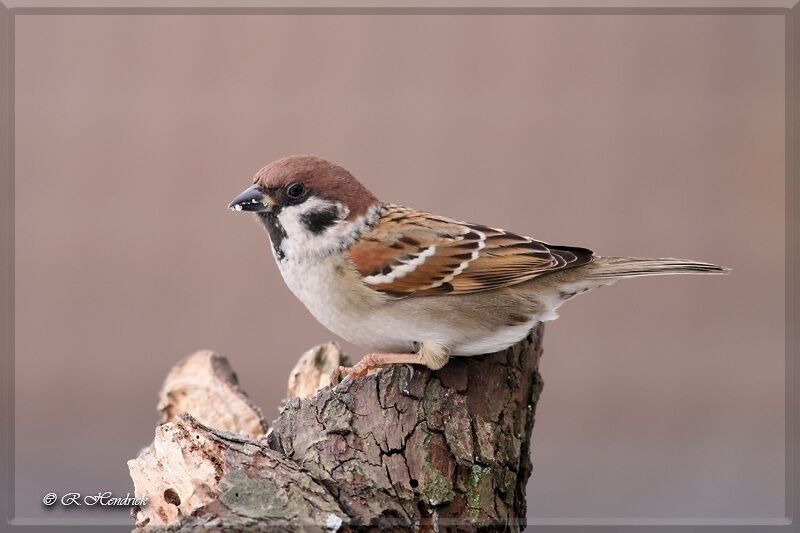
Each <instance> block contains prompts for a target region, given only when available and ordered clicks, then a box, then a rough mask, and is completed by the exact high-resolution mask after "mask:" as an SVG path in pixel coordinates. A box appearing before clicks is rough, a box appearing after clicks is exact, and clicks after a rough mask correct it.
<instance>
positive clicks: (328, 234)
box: [278, 198, 354, 259]
mask: <svg viewBox="0 0 800 533" xmlns="http://www.w3.org/2000/svg"><path fill="white" fill-rule="evenodd" d="M330 207H335V208H336V209H337V210H338V211H339V221H338V222H336V223H335V224H333V225H332V226H330V227H328V228H325V229H324V230H323V231H321V232H320V233H314V232H312V231H309V229H308V228H307V227H306V225H305V224H303V221H302V216H303V214H305V213H309V212H312V211H321V210H323V209H326V208H330ZM348 213H349V210H348V209H347V207H345V206H343V205H342V204H340V203H338V202H332V201H330V200H322V199H319V198H309V199H308V200H306V201H305V202H303V203H302V204H299V205H292V206H289V207H284V208H283V209H282V210H281V212H280V213H279V214H278V221H279V222H280V223H281V225H282V226H283V229H284V231H286V238H285V239H284V240H283V242H282V243H281V250H282V251H283V253H284V254H285V255H286V257H287V258H290V259H291V258H300V257H308V256H312V255H320V254H325V253H330V251H332V250H334V249H337V248H339V247H340V246H341V245H342V243H343V242H344V241H346V240H347V238H348V236H349V235H350V234H351V233H352V232H353V229H354V225H353V224H354V223H353V222H348V221H347V220H345V219H346V218H347V215H348Z"/></svg>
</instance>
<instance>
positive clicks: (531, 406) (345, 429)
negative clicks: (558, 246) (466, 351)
mask: <svg viewBox="0 0 800 533" xmlns="http://www.w3.org/2000/svg"><path fill="white" fill-rule="evenodd" d="M541 339H542V326H541V325H540V326H538V327H536V328H535V329H534V330H533V331H532V332H531V334H530V335H529V336H528V338H527V339H525V340H523V341H522V342H521V343H519V344H517V345H516V346H513V347H511V348H508V349H507V350H504V351H502V352H498V353H495V354H490V355H485V356H478V357H470V358H466V357H464V358H459V357H457V358H453V359H451V360H450V362H449V363H448V364H447V365H446V366H445V367H444V368H442V369H441V370H439V371H430V370H428V369H425V368H421V367H417V366H415V367H413V369H412V367H409V366H391V367H388V368H385V369H382V370H380V371H378V372H377V373H375V374H371V375H369V376H366V377H363V378H359V379H356V380H353V381H349V380H348V381H345V382H343V383H341V384H338V385H336V386H335V387H331V386H329V384H328V383H329V379H330V373H331V372H332V370H333V369H334V368H335V367H336V365H338V364H339V363H340V361H341V359H342V355H341V353H340V352H339V351H338V349H337V348H336V347H335V345H323V346H321V347H317V348H314V349H312V350H309V352H307V353H306V354H304V355H303V357H302V358H301V360H300V361H299V362H298V365H297V367H296V368H295V370H294V371H293V372H292V378H291V380H290V387H289V388H290V391H289V399H288V400H287V401H286V403H285V404H284V406H283V408H282V410H281V413H280V415H279V416H278V418H277V419H276V420H275V421H274V422H273V423H272V425H271V427H270V429H269V430H268V431H267V432H266V434H264V433H263V431H262V428H264V427H267V425H266V424H265V423H264V421H263V418H262V417H261V414H260V412H259V411H258V409H257V408H256V407H255V406H253V405H252V403H251V402H250V401H249V400H247V399H246V396H244V400H243V399H242V396H243V395H244V393H243V392H242V391H241V389H239V387H238V384H237V383H236V379H235V375H233V374H232V372H229V367H228V366H227V363H222V362H221V361H224V358H222V357H220V356H218V355H214V354H210V353H209V352H199V353H198V354H195V355H193V356H191V357H190V358H188V359H187V360H185V361H184V362H182V363H181V364H179V365H178V367H176V368H177V369H183V371H181V372H176V370H173V371H172V372H171V373H170V376H171V377H173V378H174V376H179V377H180V379H178V380H177V381H176V380H175V379H168V380H167V382H165V385H164V389H163V390H162V395H161V402H160V404H159V405H160V408H161V410H162V413H164V421H163V423H162V425H160V426H159V427H158V428H157V429H156V436H155V440H154V442H153V444H152V445H151V446H150V447H148V448H146V449H144V450H143V451H142V452H141V453H140V455H139V457H137V458H136V459H133V460H131V461H129V463H128V464H129V468H130V472H131V476H132V478H133V480H134V485H135V489H136V495H137V496H138V497H142V496H145V497H148V499H149V502H148V504H147V505H145V506H143V507H141V508H135V509H134V512H133V515H134V518H135V519H136V525H137V527H138V528H141V529H145V530H153V529H169V530H172V531H190V530H193V529H195V528H197V527H199V526H205V527H212V528H217V529H219V530H241V529H242V528H251V529H255V530H259V529H265V528H267V527H280V528H281V529H283V530H301V529H302V530H303V531H305V530H308V529H316V530H329V531H330V530H341V531H347V530H351V529H359V530H361V529H372V528H375V529H377V528H379V527H380V528H382V529H385V528H387V527H395V528H396V529H397V530H398V531H400V530H406V529H408V528H409V527H412V528H414V527H415V528H419V529H422V530H430V531H438V530H442V528H444V529H460V530H473V529H477V528H478V527H487V526H488V527H490V528H491V529H495V528H497V529H510V530H512V531H513V530H519V529H522V528H523V527H524V524H525V515H526V501H525V486H526V483H527V480H528V477H529V476H530V474H531V468H532V464H531V461H530V438H531V431H532V428H533V423H534V414H535V409H536V403H537V401H538V398H539V394H540V393H541V390H542V380H541V376H540V375H539V372H538V364H539V358H540V356H541ZM203 360H206V361H207V363H203ZM214 361H216V363H214ZM214 368H218V369H219V368H223V369H228V372H221V373H219V372H218V373H217V374H215V373H214V371H213V369H214ZM187 369H195V370H196V371H198V372H199V375H200V376H202V377H201V378H200V379H190V378H189V377H187V374H186V370H187ZM209 369H210V370H209ZM216 379H220V380H221V382H222V385H220V384H218V383H216V382H215V380H216ZM187 382H189V383H192V387H193V390H194V393H195V394H193V395H188V394H185V393H180V392H176V390H180V389H181V387H180V386H177V385H176V384H178V383H183V384H184V385H183V386H184V388H185V384H186V383H187ZM204 387H205V388H206V389H207V390H209V391H215V392H213V393H212V394H213V397H214V401H211V402H209V401H206V400H205V395H204V394H202V391H203V388H204ZM220 391H222V392H220ZM227 394H230V395H231V396H230V399H229V400H228V399H226V398H227V396H226V395H227ZM189 397H191V398H193V399H192V400H189V399H187V398H189ZM176 400H180V401H176ZM230 406H234V407H235V410H236V414H235V415H230V413H229V408H230ZM254 416H257V420H256V421H254V420H255V419H254V418H253V417H254ZM220 420H221V421H223V422H225V423H226V425H224V426H221V425H220V424H219V421H220ZM232 420H234V421H238V422H231V421H232ZM215 424H216V425H215Z"/></svg>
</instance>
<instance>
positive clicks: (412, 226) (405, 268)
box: [350, 205, 593, 296]
mask: <svg viewBox="0 0 800 533" xmlns="http://www.w3.org/2000/svg"><path fill="white" fill-rule="evenodd" d="M592 257H593V254H592V251H591V250H587V249H585V248H574V247H567V246H553V245H549V244H545V243H543V242H540V241H536V240H534V239H531V238H530V237H524V236H521V235H516V234H514V233H510V232H507V231H504V230H501V229H496V228H490V227H487V226H481V225H479V224H467V223H463V222H457V221H455V220H451V219H448V218H444V217H439V216H435V215H431V214H429V213H424V212H422V211H416V210H413V209H409V208H406V207H400V206H395V205H385V206H384V208H383V212H382V214H381V218H380V220H379V221H378V223H377V224H376V225H375V226H374V227H373V228H372V229H371V230H369V231H368V232H366V233H365V234H364V235H362V237H361V239H360V240H359V242H358V243H356V244H354V245H353V246H352V247H351V248H350V258H351V260H352V261H353V264H354V265H355V267H356V269H357V270H358V272H359V273H360V274H361V275H362V280H363V281H364V283H366V284H367V285H369V286H371V287H372V288H374V289H375V290H377V291H381V292H385V293H388V294H392V295H397V296H419V295H426V294H445V293H447V294H464V293H469V292H477V291H483V290H487V289H494V288H498V287H506V286H509V285H514V284H516V283H521V282H523V281H527V280H529V279H532V278H535V277H536V276H541V275H542V274H547V273H550V272H555V271H556V270H562V269H565V268H572V267H576V266H579V265H584V264H586V263H588V262H590V261H591V260H592Z"/></svg>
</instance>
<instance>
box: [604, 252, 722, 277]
mask: <svg viewBox="0 0 800 533" xmlns="http://www.w3.org/2000/svg"><path fill="white" fill-rule="evenodd" d="M593 263H594V265H595V268H594V269H593V271H592V273H591V275H590V276H589V277H590V278H592V279H598V280H600V279H614V278H632V277H637V276H662V275H667V274H727V273H728V272H730V269H729V268H725V267H721V266H718V265H714V264H711V263H703V262H702V261H691V260H688V259H671V258H662V259H644V258H639V257H597V258H596V259H595V261H594V262H593Z"/></svg>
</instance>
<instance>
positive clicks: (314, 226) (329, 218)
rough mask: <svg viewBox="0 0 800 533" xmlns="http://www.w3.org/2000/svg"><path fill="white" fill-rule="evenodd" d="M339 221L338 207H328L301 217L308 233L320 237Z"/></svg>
mask: <svg viewBox="0 0 800 533" xmlns="http://www.w3.org/2000/svg"><path fill="white" fill-rule="evenodd" d="M338 220H339V210H338V209H337V208H336V206H330V207H326V208H324V209H321V210H320V211H310V212H308V213H303V214H302V215H300V221H301V222H302V223H303V225H304V226H305V227H306V228H308V231H310V232H311V233H313V234H315V235H319V234H320V233H322V232H323V231H325V230H326V229H328V228H329V227H331V226H333V225H334V224H335V223H336V222H337V221H338Z"/></svg>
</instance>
